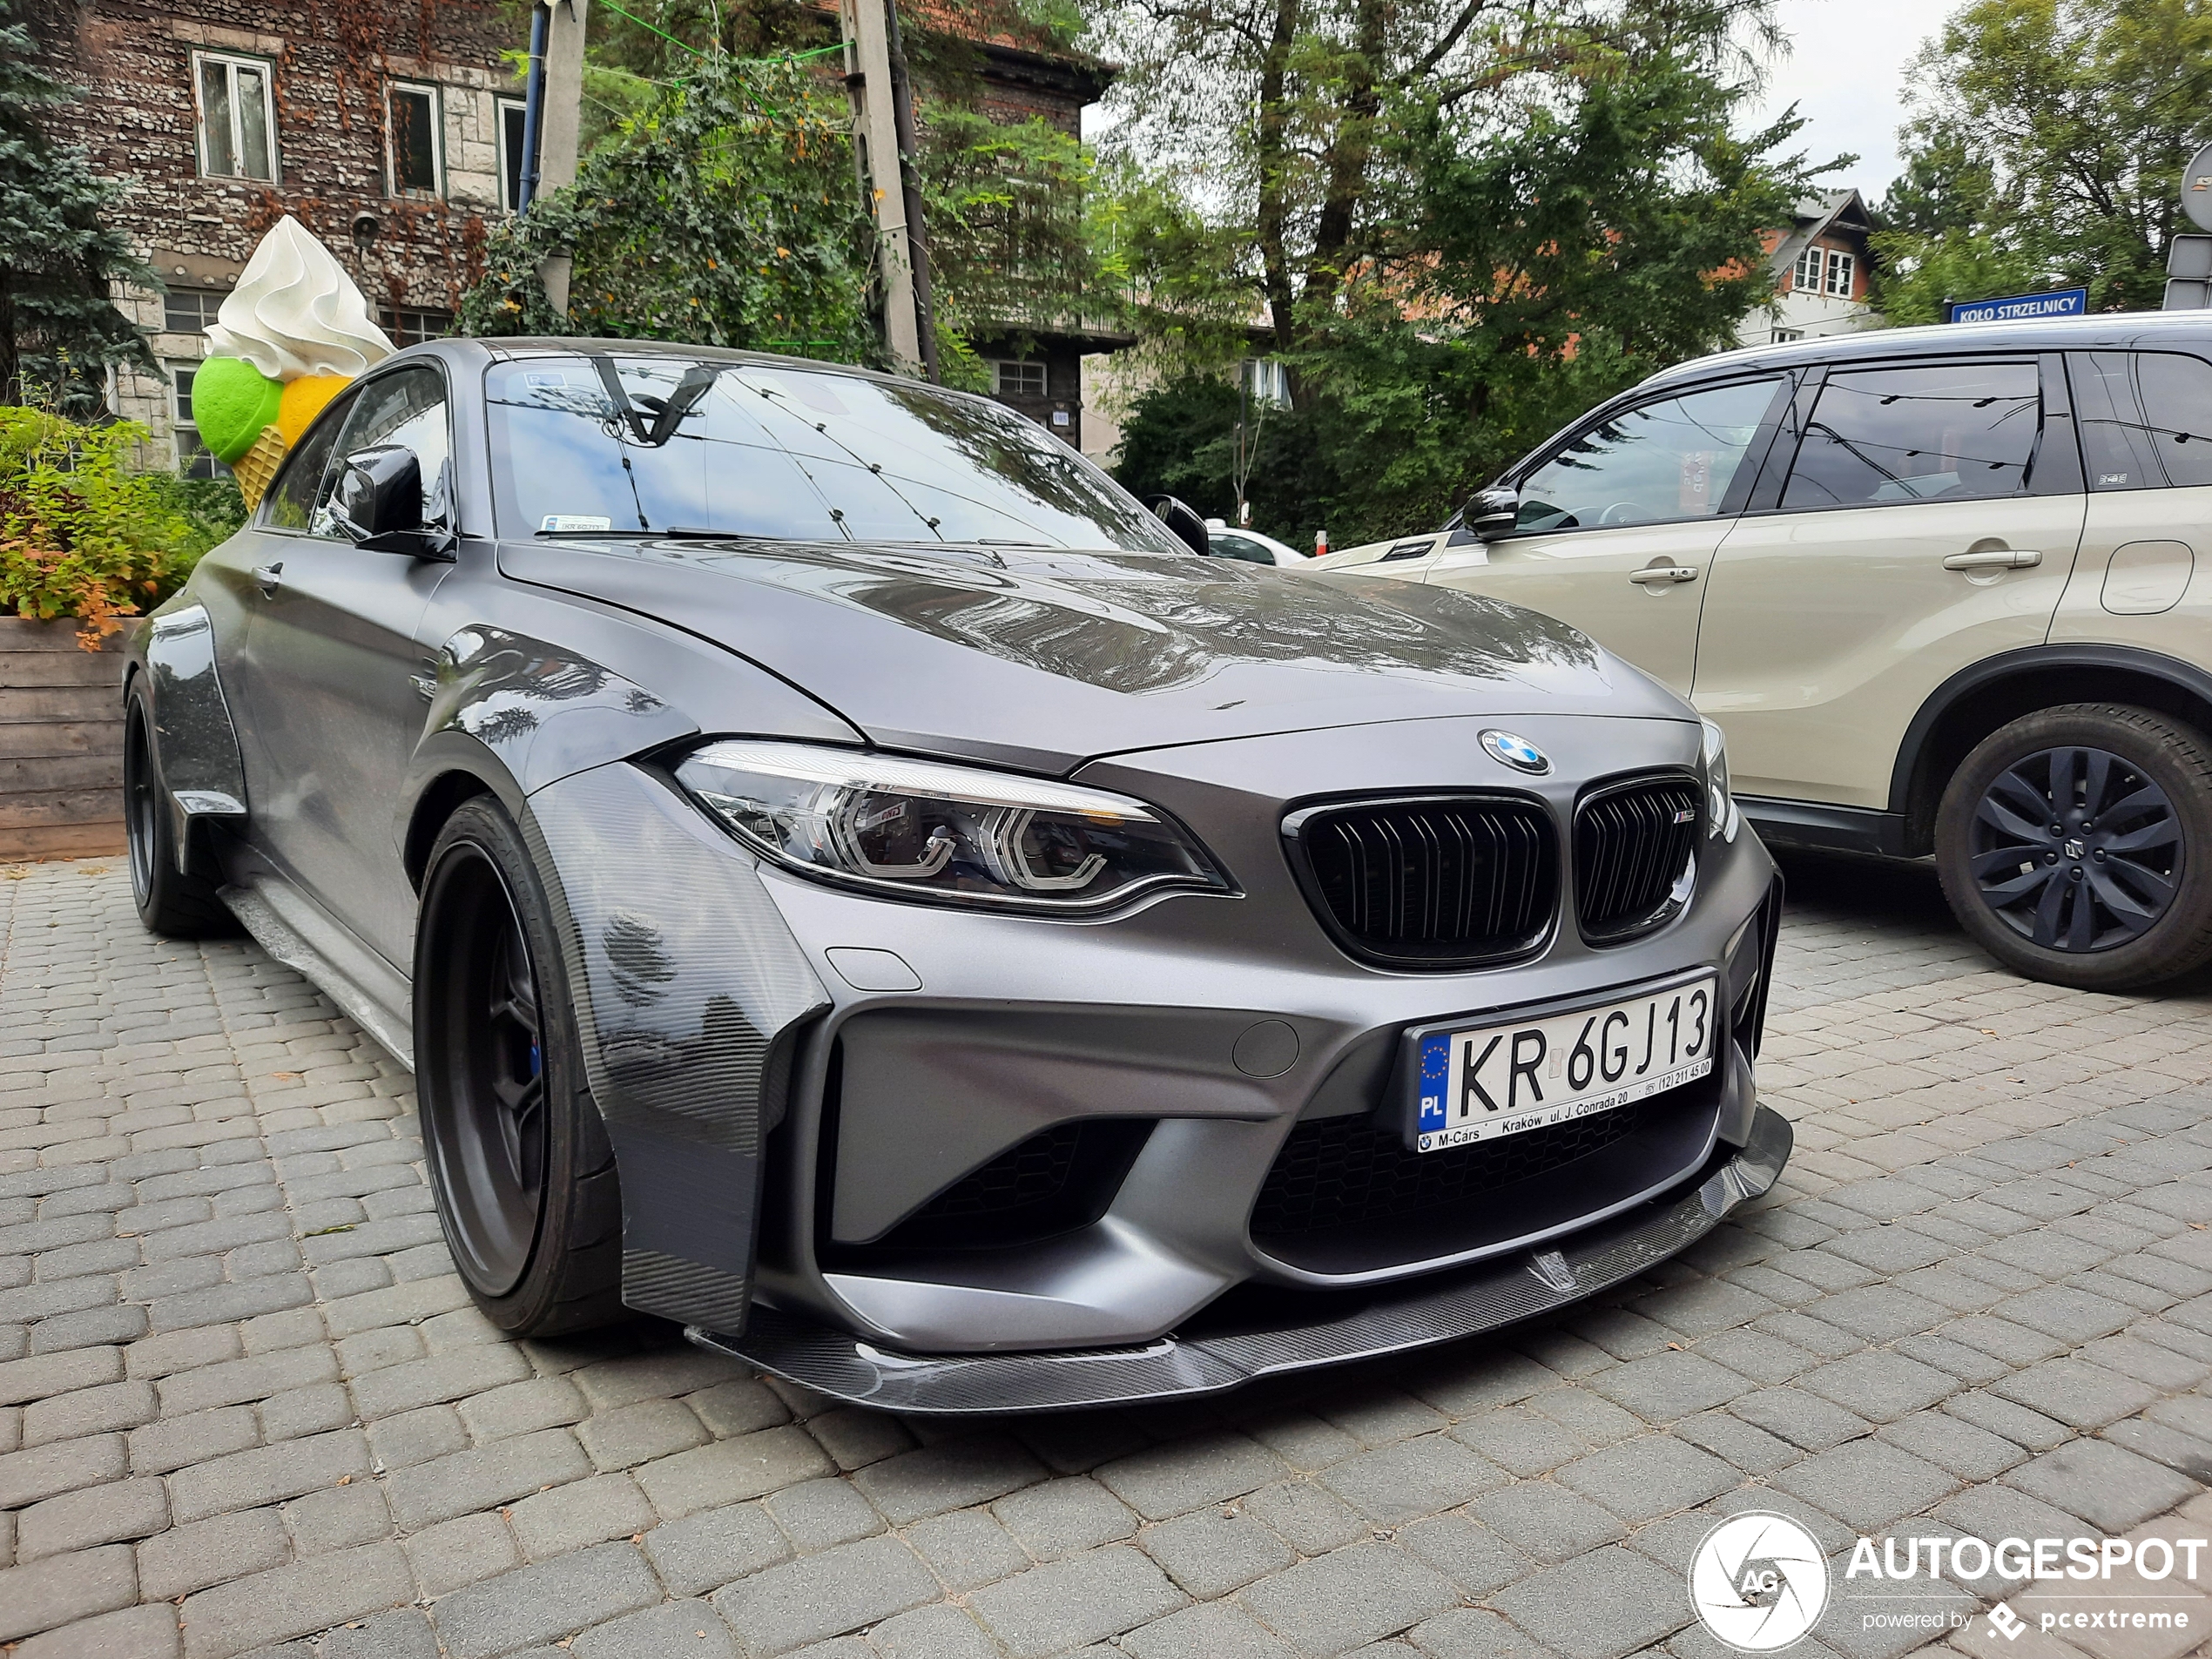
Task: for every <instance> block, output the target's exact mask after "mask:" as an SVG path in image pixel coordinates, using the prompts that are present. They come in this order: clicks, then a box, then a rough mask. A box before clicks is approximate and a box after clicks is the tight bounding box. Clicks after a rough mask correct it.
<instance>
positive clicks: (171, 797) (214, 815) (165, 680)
mask: <svg viewBox="0 0 2212 1659" xmlns="http://www.w3.org/2000/svg"><path fill="white" fill-rule="evenodd" d="M180 597H181V596H180ZM132 675H142V676H143V677H144V678H145V686H146V694H147V698H148V699H149V701H150V702H151V703H152V710H153V734H152V735H153V745H154V765H155V770H156V772H158V775H159V779H160V787H161V791H162V793H163V794H164V795H165V797H166V799H167V806H168V809H169V812H170V813H171V822H172V828H173V830H174V831H175V833H174V835H173V836H172V840H173V842H174V844H175V846H176V849H177V867H178V868H179V870H180V871H181V870H184V869H185V868H186V867H187V861H188V860H189V859H190V857H191V850H192V826H193V825H194V824H196V823H199V822H201V821H203V820H205V821H212V822H222V823H228V824H232V825H237V826H242V825H243V824H244V823H245V821H246V763H245V760H244V759H243V758H242V756H241V754H240V752H239V742H238V728H237V725H236V724H235V723H234V721H233V718H232V715H231V706H230V701H229V699H228V698H226V697H225V696H224V694H223V682H222V676H221V674H220V673H219V671H218V669H217V666H216V662H215V630H214V625H213V624H212V621H211V620H210V618H209V617H208V614H207V608H206V606H205V605H202V604H180V605H175V606H170V607H164V608H163V609H162V610H160V611H158V613H156V615H155V616H153V617H152V618H151V619H150V620H149V621H148V623H147V624H146V626H145V629H144V630H143V631H142V632H141V635H140V643H139V644H138V646H137V648H136V649H134V650H133V651H132V663H131V665H130V667H129V668H128V669H126V671H125V691H126V694H127V692H128V689H129V685H130V677H131V676H132Z"/></svg>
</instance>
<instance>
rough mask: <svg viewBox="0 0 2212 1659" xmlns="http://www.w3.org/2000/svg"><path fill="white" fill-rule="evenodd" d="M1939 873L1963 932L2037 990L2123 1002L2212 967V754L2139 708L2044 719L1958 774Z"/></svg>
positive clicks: (1947, 804)
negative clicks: (2089, 992)
mask: <svg viewBox="0 0 2212 1659" xmlns="http://www.w3.org/2000/svg"><path fill="white" fill-rule="evenodd" d="M1936 865H1937V870H1938V873H1939V874H1940V876H1941V877H1942V880H1943V885H1944V892H1945V894H1946V897H1947V898H1948V899H1949V900H1951V906H1952V910H1953V911H1955V912H1956V913H1957V914H1958V916H1959V921H1961V922H1962V923H1963V924H1965V926H1966V930H1967V931H1968V932H1969V933H1971V934H1973V935H1974V937H1975V939H1976V940H1977V941H1979V943H1980V944H1981V945H1982V946H1983V947H1984V948H1986V949H1987V950H1988V951H1989V952H1990V953H1991V954H1993V955H1994V956H1996V957H1998V958H1999V959H2000V961H2004V962H2005V963H2006V965H2008V966H2010V967H2013V968H2017V969H2019V970H2020V972H2022V973H2024V974H2028V975H2030V976H2031V977H2033V978H2036V979H2043V980H2049V981H2054V982H2055V983H2058V984H2063V985H2074V986H2079V987H2080V988H2085V989H2093V990H2120V989H2125V988H2130V987H2134V986H2142V985H2150V984H2155V983H2157V982H2159V981H2162V980H2168V979H2171V978H2174V977H2175V976H2176V975H2177V974H2183V973H2186V972H2188V971H2189V970H2190V969H2192V968H2195V967H2196V966H2198V965H2199V964H2200V963H2202V962H2203V961H2206V960H2207V959H2208V958H2212V868H2208V866H2212V745H2208V744H2207V742H2206V740H2205V739H2204V738H2203V737H2202V735H2200V734H2199V733H2198V732H2195V730H2194V729H2192V728H2191V727H2188V726H2187V725H2182V723H2181V722H2179V721H2177V720H2175V719H2173V718H2171V717H2169V716H2167V715H2163V714H2159V713H2155V712H2154V711H2150V710H2147V709H2136V708H2127V707H2121V706H2117V705H2101V704H2080V705H2067V706H2065V707H2060V708H2054V709H2046V710H2042V711H2039V712H2037V713H2034V714H2031V715H2027V716H2025V717H2023V718H2020V719H2018V720H2014V721H2013V722H2012V723H2011V724H2010V725H2006V726H2005V727H2003V728H2002V729H2000V731H1998V732H1994V733H1993V734H1992V735H1991V736H1990V737H1989V738H1986V740H1985V741H1984V742H1982V743H1981V744H1980V745H1979V746H1978V747H1976V748H1975V750H1974V751H1973V753H1971V754H1969V755H1968V756H1967V757H1966V760H1965V761H1964V762H1963V763H1962V764H1961V765H1960V766H1959V770H1958V772H1957V773H1956V774H1955V775H1954V776H1953V777H1952V780H1951V784H1950V786H1949V788H1948V789H1946V792H1945V793H1944V798H1943V804H1942V808H1941V811H1940V813H1939V816H1938V819H1937V824H1936Z"/></svg>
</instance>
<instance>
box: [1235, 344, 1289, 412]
mask: <svg viewBox="0 0 2212 1659" xmlns="http://www.w3.org/2000/svg"><path fill="white" fill-rule="evenodd" d="M1238 376H1239V377H1240V378H1241V380H1242V381H1243V382H1244V394H1245V395H1246V396H1248V397H1250V398H1251V401H1253V402H1255V403H1258V404H1261V405H1264V407H1266V408H1273V409H1287V408H1290V407H1291V372H1290V370H1289V369H1287V368H1285V367H1284V366H1283V365H1282V364H1281V363H1279V362H1278V361H1276V360H1275V359H1274V358H1272V357H1248V358H1246V359H1245V360H1244V361H1243V362H1242V363H1240V364H1238Z"/></svg>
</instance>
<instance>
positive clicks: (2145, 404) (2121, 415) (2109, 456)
mask: <svg viewBox="0 0 2212 1659" xmlns="http://www.w3.org/2000/svg"><path fill="white" fill-rule="evenodd" d="M2068 361H2069V363H2070V366H2071V368H2072V369H2073V373H2074V398H2075V401H2076V403H2077V404H2078V406H2079V413H2078V415H2077V416H2076V418H2077V419H2078V420H2079V421H2080V424H2081V443H2082V448H2084V449H2085V450H2086V451H2087V459H2088V462H2089V488H2090V489H2182V488H2186V487H2187V486H2189V485H2192V484H2212V363H2207V362H2205V361H2203V360H2202V358H2197V357H2185V356H2183V355H2182V354H2180V353H2179V352H2134V353H2131V352H2077V353H2075V354H2074V355H2073V356H2072V357H2071V358H2070V359H2069V360H2068Z"/></svg>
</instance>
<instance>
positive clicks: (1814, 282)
mask: <svg viewBox="0 0 2212 1659" xmlns="http://www.w3.org/2000/svg"><path fill="white" fill-rule="evenodd" d="M1827 253H1828V250H1827V249H1825V248H1820V247H1808V248H1806V249H1805V251H1804V253H1800V254H1798V255H1797V269H1796V271H1795V272H1793V273H1791V278H1790V287H1791V288H1792V289H1793V290H1795V291H1796V292H1797V293H1819V292H1820V273H1821V269H1822V265H1823V261H1824V260H1825V259H1826V258H1827Z"/></svg>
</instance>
